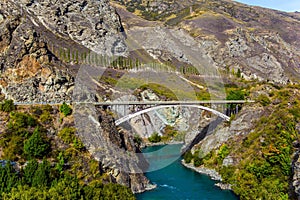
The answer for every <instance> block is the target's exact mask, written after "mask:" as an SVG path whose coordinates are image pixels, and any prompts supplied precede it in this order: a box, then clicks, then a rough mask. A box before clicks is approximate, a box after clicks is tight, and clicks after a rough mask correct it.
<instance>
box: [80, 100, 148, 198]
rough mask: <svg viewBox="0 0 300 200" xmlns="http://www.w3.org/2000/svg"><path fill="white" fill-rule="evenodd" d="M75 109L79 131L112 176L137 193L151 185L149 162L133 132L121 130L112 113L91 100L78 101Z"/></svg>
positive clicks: (92, 152) (104, 168)
mask: <svg viewBox="0 0 300 200" xmlns="http://www.w3.org/2000/svg"><path fill="white" fill-rule="evenodd" d="M75 109H76V110H75V123H76V128H77V130H78V134H79V136H80V137H81V138H82V140H83V142H84V144H86V146H87V149H88V150H89V151H90V152H91V154H92V155H93V156H94V157H95V158H96V159H97V160H98V161H99V162H100V163H101V167H102V169H103V171H105V172H107V173H108V174H109V176H110V179H111V180H112V181H113V182H116V183H120V184H123V185H126V186H128V187H130V188H131V190H132V191H133V192H135V193H138V192H143V191H145V190H147V189H149V188H151V185H150V184H149V181H148V180H147V178H146V177H145V176H144V175H143V172H144V171H143V169H146V168H147V166H148V163H147V162H146V161H145V160H144V158H143V156H142V153H141V152H140V151H139V149H137V148H136V147H135V144H134V142H133V135H132V134H129V133H128V132H126V131H124V130H118V129H117V128H116V126H115V124H114V119H113V117H112V116H111V115H109V114H108V113H107V112H106V111H105V110H103V109H96V108H95V107H94V106H93V105H89V104H86V105H77V106H76V108H75Z"/></svg>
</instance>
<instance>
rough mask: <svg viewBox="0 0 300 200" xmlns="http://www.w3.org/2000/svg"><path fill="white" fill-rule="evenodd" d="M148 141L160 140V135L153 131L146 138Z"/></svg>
mask: <svg viewBox="0 0 300 200" xmlns="http://www.w3.org/2000/svg"><path fill="white" fill-rule="evenodd" d="M148 140H149V142H152V143H158V142H160V141H161V136H160V135H159V134H158V133H157V132H154V133H153V134H152V135H151V136H150V137H149V138H148Z"/></svg>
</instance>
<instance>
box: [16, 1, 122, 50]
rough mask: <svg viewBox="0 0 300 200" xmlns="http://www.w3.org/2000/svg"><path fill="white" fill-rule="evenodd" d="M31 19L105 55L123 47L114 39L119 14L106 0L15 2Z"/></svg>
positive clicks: (118, 27)
mask: <svg viewBox="0 0 300 200" xmlns="http://www.w3.org/2000/svg"><path fill="white" fill-rule="evenodd" d="M18 4H19V5H20V6H21V8H22V9H23V11H24V12H26V13H27V14H28V15H29V16H31V17H32V18H31V19H32V20H35V22H36V23H40V24H42V25H43V26H45V27H46V28H47V29H48V30H50V31H51V32H53V33H55V34H56V35H59V36H60V37H63V38H66V39H72V40H73V41H75V42H77V43H79V44H82V45H83V46H85V47H87V48H88V49H90V50H92V51H94V52H97V53H101V54H106V55H111V54H112V52H113V53H114V54H115V55H116V54H118V53H124V50H126V47H125V46H123V48H122V45H121V46H118V44H119V43H121V40H119V39H118V33H119V32H120V31H121V25H120V21H119V16H118V15H117V14H116V12H115V10H114V9H113V8H112V7H111V6H110V5H109V2H108V0H104V1H98V0H85V1H82V2H80V1H75V0H70V1H63V0H58V1H55V2H53V1H39V0H34V1H31V0H30V1H29V0H23V1H20V2H19V3H18Z"/></svg>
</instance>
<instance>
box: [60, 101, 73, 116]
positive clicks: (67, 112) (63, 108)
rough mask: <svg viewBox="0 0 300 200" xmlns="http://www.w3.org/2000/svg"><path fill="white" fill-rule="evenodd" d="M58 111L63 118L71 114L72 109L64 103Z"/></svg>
mask: <svg viewBox="0 0 300 200" xmlns="http://www.w3.org/2000/svg"><path fill="white" fill-rule="evenodd" d="M59 111H60V112H61V113H63V114H64V116H65V117H66V116H68V115H71V114H72V108H71V107H70V106H69V105H68V104H66V103H65V102H64V103H63V104H62V105H61V106H60V108H59Z"/></svg>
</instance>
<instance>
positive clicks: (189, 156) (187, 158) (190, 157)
mask: <svg viewBox="0 0 300 200" xmlns="http://www.w3.org/2000/svg"><path fill="white" fill-rule="evenodd" d="M183 159H184V162H185V163H191V162H192V160H193V154H192V152H191V151H187V152H186V153H185V154H184V155H183Z"/></svg>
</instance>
